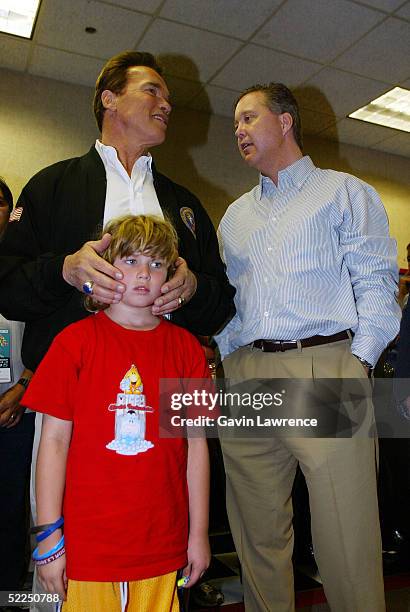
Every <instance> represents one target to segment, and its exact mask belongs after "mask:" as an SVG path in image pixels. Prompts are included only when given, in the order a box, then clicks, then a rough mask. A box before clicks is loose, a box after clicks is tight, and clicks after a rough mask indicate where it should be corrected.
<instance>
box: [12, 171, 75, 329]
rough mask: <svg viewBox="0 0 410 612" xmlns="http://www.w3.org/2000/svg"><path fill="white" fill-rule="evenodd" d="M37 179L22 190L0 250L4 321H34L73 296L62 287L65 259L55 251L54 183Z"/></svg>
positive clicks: (40, 178)
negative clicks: (13, 217)
mask: <svg viewBox="0 0 410 612" xmlns="http://www.w3.org/2000/svg"><path fill="white" fill-rule="evenodd" d="M45 179H46V177H43V176H42V174H41V173H40V174H39V175H37V176H36V177H33V179H31V180H30V181H29V183H28V184H27V185H26V187H25V188H24V189H23V191H22V193H21V195H20V198H19V200H18V202H17V205H16V208H17V209H18V211H19V212H20V209H21V216H20V218H19V219H16V220H14V221H11V222H10V223H9V224H8V227H7V230H6V234H5V236H4V240H3V241H2V242H1V244H0V289H1V290H0V311H1V313H2V314H3V316H5V317H6V318H8V319H14V320H20V321H33V320H36V319H38V318H41V317H43V316H47V315H49V314H50V313H51V312H54V311H55V310H56V308H59V307H60V306H61V305H62V304H63V303H64V301H65V300H66V299H67V297H68V296H69V295H70V292H71V291H72V290H73V289H72V287H70V286H69V285H68V284H67V283H65V281H64V279H63V276H62V268H63V263H64V258H65V254H63V253H61V252H59V253H58V252H56V251H55V248H54V247H55V241H56V239H57V238H56V236H55V232H54V229H53V225H52V217H53V215H52V206H53V195H52V194H53V181H50V177H48V180H45Z"/></svg>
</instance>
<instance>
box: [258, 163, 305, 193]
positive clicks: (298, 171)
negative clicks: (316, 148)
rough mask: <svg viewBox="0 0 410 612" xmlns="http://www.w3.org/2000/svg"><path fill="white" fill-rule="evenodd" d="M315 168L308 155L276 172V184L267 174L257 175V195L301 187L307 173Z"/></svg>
mask: <svg viewBox="0 0 410 612" xmlns="http://www.w3.org/2000/svg"><path fill="white" fill-rule="evenodd" d="M315 169H316V166H315V164H314V163H313V162H312V160H311V159H310V157H309V155H305V156H304V157H301V159H298V160H297V161H295V162H294V163H293V164H291V165H290V166H287V167H286V168H284V169H283V170H280V171H279V172H278V186H277V187H276V185H275V183H274V182H273V181H272V180H271V179H270V178H269V177H267V176H263V175H262V174H260V175H259V186H258V191H257V197H258V199H259V200H261V199H262V196H263V195H266V196H269V194H270V193H271V192H272V191H277V190H279V191H283V190H285V189H289V188H291V187H297V188H298V189H301V187H302V185H303V183H304V182H305V181H306V179H307V178H308V177H309V175H310V174H311V173H312V172H313V171H314V170H315Z"/></svg>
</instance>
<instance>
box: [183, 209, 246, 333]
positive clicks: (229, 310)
mask: <svg viewBox="0 0 410 612" xmlns="http://www.w3.org/2000/svg"><path fill="white" fill-rule="evenodd" d="M203 213H204V215H203V218H201V219H200V226H199V228H198V240H199V247H200V253H201V265H200V269H199V270H193V272H194V273H195V275H196V278H197V282H198V286H197V290H196V293H195V295H194V296H193V297H192V299H191V300H190V301H189V302H188V304H187V305H186V306H185V307H184V308H185V310H186V315H187V316H189V319H190V326H192V329H193V331H194V332H195V333H197V334H200V335H202V336H212V335H214V334H216V333H217V332H218V331H219V330H220V329H222V328H223V327H224V325H226V323H228V321H230V319H231V318H232V317H233V315H234V314H235V306H234V303H233V297H234V295H235V289H234V288H233V287H232V285H230V284H229V281H228V277H227V276H226V273H225V266H224V264H223V263H222V260H221V257H220V254H219V245H218V239H217V237H216V232H215V229H214V227H213V225H212V223H211V221H210V219H209V217H208V215H207V214H206V213H205V211H203Z"/></svg>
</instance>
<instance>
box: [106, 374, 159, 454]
mask: <svg viewBox="0 0 410 612" xmlns="http://www.w3.org/2000/svg"><path fill="white" fill-rule="evenodd" d="M120 389H121V391H122V393H118V394H117V402H116V403H115V404H110V405H109V406H108V410H110V411H115V438H114V440H112V441H111V442H110V443H109V444H107V445H106V448H108V449H109V450H113V451H115V452H116V453H118V454H119V455H138V453H145V451H147V450H148V449H150V448H153V446H154V445H153V444H152V442H150V441H149V440H146V439H145V425H146V423H145V418H146V414H147V412H154V409H153V408H151V406H147V405H146V404H145V395H144V394H143V389H144V387H143V384H142V380H141V376H140V374H139V372H138V369H137V367H136V366H135V365H134V364H132V365H131V367H130V369H129V370H128V372H127V373H126V374H125V376H124V378H123V379H122V380H121V382H120Z"/></svg>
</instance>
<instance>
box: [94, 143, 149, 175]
mask: <svg viewBox="0 0 410 612" xmlns="http://www.w3.org/2000/svg"><path fill="white" fill-rule="evenodd" d="M95 148H96V149H97V152H98V153H99V155H100V157H101V159H102V161H103V162H104V165H105V166H111V167H112V168H118V164H121V162H120V160H119V159H118V153H117V151H116V149H115V148H114V147H112V146H111V145H105V144H103V143H102V142H101V141H100V140H98V139H97V140H96V141H95ZM151 166H152V155H151V153H148V154H147V155H141V157H139V158H138V159H137V160H136V162H135V164H134V168H135V167H137V168H139V169H140V170H145V171H148V172H152V167H151ZM134 168H133V169H134Z"/></svg>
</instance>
